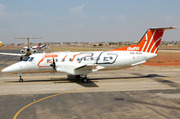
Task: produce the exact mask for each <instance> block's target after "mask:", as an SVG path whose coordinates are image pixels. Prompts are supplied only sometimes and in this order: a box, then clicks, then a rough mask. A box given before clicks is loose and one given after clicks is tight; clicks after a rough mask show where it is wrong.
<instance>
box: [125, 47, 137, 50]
mask: <svg viewBox="0 0 180 119" xmlns="http://www.w3.org/2000/svg"><path fill="white" fill-rule="evenodd" d="M139 49H140V47H128V48H127V50H139Z"/></svg>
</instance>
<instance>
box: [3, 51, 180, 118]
mask: <svg viewBox="0 0 180 119" xmlns="http://www.w3.org/2000/svg"><path fill="white" fill-rule="evenodd" d="M0 52H2V51H0ZM8 57H9V58H8ZM8 57H5V56H2V55H0V69H1V68H3V67H5V66H7V65H10V64H12V63H14V62H18V60H19V58H18V57H17V60H16V58H15V57H14V56H13V57H11V56H8ZM179 72H180V67H172V66H167V67H151V66H141V67H139V66H136V67H132V68H129V69H124V70H114V71H100V72H95V73H92V74H89V75H88V77H89V78H90V81H89V83H82V82H81V80H75V79H67V75H66V74H64V73H54V74H52V73H45V74H40V73H37V74H26V75H23V79H24V82H23V83H20V82H18V80H19V77H18V76H17V75H16V74H5V73H0V119H12V118H13V119H49V118H52V119H65V118H67V119H70V118H75V119H86V118H87V119H92V118H96V119H119V118H123V119H129V118H131V119H157V118H158V119H170V118H171V119H172V118H173V119H179V118H180V73H179Z"/></svg>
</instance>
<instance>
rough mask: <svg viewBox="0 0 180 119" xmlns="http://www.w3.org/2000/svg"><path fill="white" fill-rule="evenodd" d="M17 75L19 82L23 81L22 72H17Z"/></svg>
mask: <svg viewBox="0 0 180 119" xmlns="http://www.w3.org/2000/svg"><path fill="white" fill-rule="evenodd" d="M18 76H19V82H23V79H22V74H21V73H19V74H18Z"/></svg>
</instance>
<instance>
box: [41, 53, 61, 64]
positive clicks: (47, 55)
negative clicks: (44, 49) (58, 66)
mask: <svg viewBox="0 0 180 119" xmlns="http://www.w3.org/2000/svg"><path fill="white" fill-rule="evenodd" d="M57 57H58V55H56V54H50V53H47V54H45V55H44V57H43V58H42V59H41V60H40V61H39V63H38V64H37V66H38V67H50V66H40V63H41V62H43V60H44V59H45V58H57Z"/></svg>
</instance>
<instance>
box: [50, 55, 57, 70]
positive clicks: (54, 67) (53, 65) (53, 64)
mask: <svg viewBox="0 0 180 119" xmlns="http://www.w3.org/2000/svg"><path fill="white" fill-rule="evenodd" d="M50 66H51V67H53V71H56V63H55V60H54V57H53V63H52V64H50Z"/></svg>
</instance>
